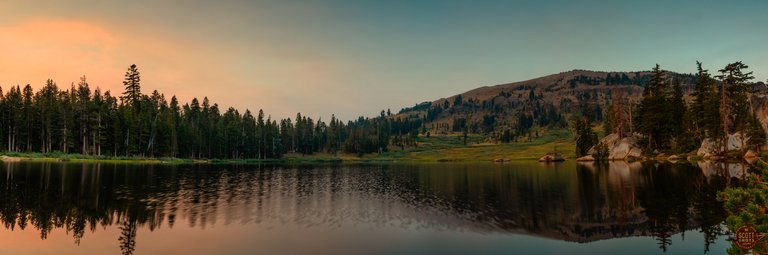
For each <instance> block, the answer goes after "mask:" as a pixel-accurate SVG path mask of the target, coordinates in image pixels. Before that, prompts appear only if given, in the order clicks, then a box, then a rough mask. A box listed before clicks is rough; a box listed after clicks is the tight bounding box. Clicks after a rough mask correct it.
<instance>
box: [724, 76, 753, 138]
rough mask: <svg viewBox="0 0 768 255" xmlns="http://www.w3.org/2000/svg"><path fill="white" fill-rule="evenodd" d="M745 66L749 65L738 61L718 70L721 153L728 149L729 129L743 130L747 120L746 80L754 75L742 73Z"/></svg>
mask: <svg viewBox="0 0 768 255" xmlns="http://www.w3.org/2000/svg"><path fill="white" fill-rule="evenodd" d="M747 68H749V66H747V65H745V64H743V63H741V61H738V62H734V63H730V64H728V65H726V66H725V67H724V68H723V69H720V70H718V72H720V75H718V76H717V78H719V79H720V81H721V88H720V94H721V99H720V118H721V124H722V129H723V133H722V136H723V138H722V144H721V145H722V148H721V153H725V152H727V151H728V144H727V143H728V134H729V133H730V132H731V131H736V132H742V133H743V132H744V130H745V125H742V124H743V123H746V122H747V119H748V117H749V114H750V113H749V108H750V106H749V101H748V99H747V92H748V91H749V83H748V82H749V81H750V80H752V79H753V78H754V77H753V76H752V72H747V73H744V72H743V71H742V69H747ZM741 145H742V146H741V148H742V149H743V148H744V147H745V146H744V139H742V144H741Z"/></svg>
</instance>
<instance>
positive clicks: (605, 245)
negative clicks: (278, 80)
mask: <svg viewBox="0 0 768 255" xmlns="http://www.w3.org/2000/svg"><path fill="white" fill-rule="evenodd" d="M744 171H746V167H745V166H741V165H727V166H726V165H724V164H710V163H708V164H702V165H700V166H699V165H696V166H693V165H689V164H671V163H664V164H659V163H645V164H641V163H631V164H628V163H624V162H616V163H611V164H577V163H575V162H564V163H557V164H542V163H538V162H528V161H522V162H512V163H507V164H491V163H473V164H470V163H466V164H465V163H434V164H398V163H395V164H360V165H346V164H343V165H296V166H285V165H205V164H202V165H141V164H97V163H86V164H80V163H55V162H53V163H42V162H38V163H33V162H17V163H3V164H0V222H2V224H3V227H2V228H0V254H13V255H17V254H19V255H22V254H86V255H89V254H136V255H150V254H616V253H621V254H662V253H664V254H705V253H709V254H723V253H725V250H726V249H727V247H728V246H729V245H730V242H729V241H728V240H727V228H726V227H725V226H724V224H723V221H724V219H725V217H726V215H725V212H724V210H723V208H722V204H721V203H719V202H717V201H716V199H715V198H716V194H717V192H718V191H719V190H722V189H724V188H725V187H727V186H729V185H739V183H741V182H742V177H743V173H744Z"/></svg>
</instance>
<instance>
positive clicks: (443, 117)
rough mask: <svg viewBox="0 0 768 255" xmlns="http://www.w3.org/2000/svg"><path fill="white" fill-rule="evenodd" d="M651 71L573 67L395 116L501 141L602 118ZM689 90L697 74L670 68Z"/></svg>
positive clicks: (635, 92)
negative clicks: (577, 118) (578, 119)
mask: <svg viewBox="0 0 768 255" xmlns="http://www.w3.org/2000/svg"><path fill="white" fill-rule="evenodd" d="M650 75H651V73H650V72H649V71H640V72H600V71H587V70H573V71H568V72H562V73H558V74H553V75H548V76H544V77H540V78H536V79H531V80H527V81H520V82H514V83H507V84H501V85H495V86H486V87H480V88H477V89H473V90H470V91H467V92H464V93H462V94H459V95H453V96H450V97H446V98H440V99H437V100H435V101H432V102H424V103H420V104H417V105H415V106H413V107H408V108H404V109H402V110H400V112H399V113H398V114H397V115H395V117H400V118H404V119H406V118H407V119H415V118H419V119H422V120H423V121H424V123H425V126H424V127H425V128H426V131H428V132H432V133H449V132H464V130H465V129H466V130H467V132H469V133H485V134H489V135H492V136H493V137H495V138H498V139H501V140H505V139H506V140H509V139H512V140H514V138H516V137H522V136H526V135H528V134H531V132H535V131H532V130H535V129H532V128H533V127H566V125H567V118H568V116H570V115H571V114H573V113H581V114H583V115H585V116H589V117H590V118H592V119H593V120H595V121H602V119H603V111H604V109H606V108H607V106H608V104H609V102H610V100H611V98H612V96H613V95H614V94H616V93H619V91H620V92H621V93H623V95H624V97H627V98H629V99H630V100H632V101H633V102H637V101H639V99H640V97H641V96H642V91H643V86H644V85H645V84H646V83H647V81H648V80H649V79H650ZM667 78H668V79H669V82H679V83H680V84H681V86H682V88H683V90H684V91H685V92H686V94H689V93H690V92H691V91H692V90H693V84H694V82H695V76H694V75H692V74H679V73H672V72H667Z"/></svg>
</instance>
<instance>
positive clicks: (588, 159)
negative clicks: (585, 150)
mask: <svg viewBox="0 0 768 255" xmlns="http://www.w3.org/2000/svg"><path fill="white" fill-rule="evenodd" d="M576 161H595V157H592V155H586V156H584V157H580V158H577V159H576Z"/></svg>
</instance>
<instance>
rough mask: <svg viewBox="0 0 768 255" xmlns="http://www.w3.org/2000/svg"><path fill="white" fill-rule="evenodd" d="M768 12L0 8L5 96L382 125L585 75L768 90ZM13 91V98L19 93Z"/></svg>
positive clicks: (513, 7)
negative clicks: (143, 98) (718, 74)
mask: <svg viewBox="0 0 768 255" xmlns="http://www.w3.org/2000/svg"><path fill="white" fill-rule="evenodd" d="M767 43H768V1H649V0H646V1H589V0H585V1H543V0H536V1H480V0H477V1H452V0H437V1H427V0H418V1H413V0H406V1H399V0H386V1H365V0H356V1H332V0H322V1H321V0H317V1H314V0H306V1H301V0H298V1H289V0H281V1H258V0H254V1H224V0H221V1H209V0H185V1H171V0H166V1H144V0H137V1H96V0H94V1H63V0H40V1H23V0H20V1H16V0H0V86H2V87H3V88H7V87H9V86H15V85H21V86H24V85H25V84H31V86H32V87H33V88H35V90H37V89H38V88H40V87H42V85H43V84H44V83H45V81H46V80H47V79H49V78H50V79H53V80H54V81H55V82H56V83H57V84H58V85H59V87H60V88H68V87H69V86H70V85H71V84H72V83H73V82H75V83H76V82H77V81H79V77H82V76H86V78H87V80H88V83H89V84H90V86H91V87H99V88H101V89H102V90H110V91H112V94H113V95H116V94H119V93H122V91H123V86H122V79H123V76H124V74H125V71H126V69H127V68H128V66H130V65H131V64H136V65H137V66H138V67H139V71H140V72H141V77H142V92H144V93H151V91H153V90H158V91H159V92H161V93H163V94H165V95H166V97H168V98H169V99H170V96H172V95H176V96H177V97H178V98H179V99H180V100H181V101H182V102H188V101H189V100H191V99H192V98H194V97H197V98H203V97H205V96H207V97H208V98H209V99H210V100H211V102H215V103H218V104H219V106H220V107H221V108H222V111H223V110H225V109H226V108H228V107H230V106H232V107H235V108H237V109H239V110H240V111H241V112H244V110H245V109H250V110H251V111H254V112H255V111H258V109H264V111H265V112H266V113H267V114H270V115H272V116H273V118H285V117H292V116H295V115H296V113H297V112H301V113H302V115H305V116H306V115H308V116H313V117H321V118H323V119H326V120H327V119H328V118H330V115H331V114H335V115H336V116H337V117H340V118H342V119H352V118H356V117H358V116H361V115H362V116H374V115H377V113H378V112H379V111H381V110H382V109H392V111H393V112H396V111H397V110H399V109H400V108H402V107H407V106H412V105H414V104H415V103H418V102H423V101H432V100H436V99H439V98H442V97H448V96H451V95H455V94H458V93H462V92H465V91H468V90H471V89H474V88H477V87H481V86H489V85H496V84H503V83H509V82H515V81H522V80H527V79H532V78H537V77H540V76H544V75H549V74H553V73H559V72H563V71H568V70H572V69H588V70H600V71H637V70H649V69H651V67H653V65H655V64H656V63H658V64H660V65H661V67H662V68H663V69H666V70H671V71H675V72H685V73H692V72H694V71H695V62H696V61H697V60H698V61H702V62H703V63H704V67H705V68H708V69H710V71H711V72H712V73H714V72H715V71H716V70H717V69H720V68H721V67H723V66H724V65H725V64H727V63H730V62H734V61H743V62H744V63H745V64H747V65H749V66H750V70H752V71H754V72H755V75H754V76H755V77H756V79H757V80H759V81H765V80H766V79H767V78H768V46H766V45H768V44H767ZM6 91H7V89H6Z"/></svg>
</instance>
